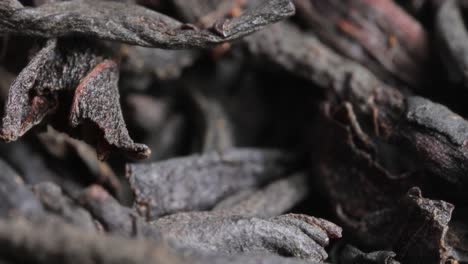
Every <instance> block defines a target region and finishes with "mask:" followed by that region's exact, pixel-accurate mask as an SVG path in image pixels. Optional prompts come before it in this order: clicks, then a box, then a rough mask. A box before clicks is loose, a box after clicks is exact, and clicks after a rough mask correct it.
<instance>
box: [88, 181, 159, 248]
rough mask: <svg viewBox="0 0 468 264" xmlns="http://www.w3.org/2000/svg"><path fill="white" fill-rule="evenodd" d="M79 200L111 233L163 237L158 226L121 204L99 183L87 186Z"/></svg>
mask: <svg viewBox="0 0 468 264" xmlns="http://www.w3.org/2000/svg"><path fill="white" fill-rule="evenodd" d="M79 200H80V203H81V204H82V205H83V206H84V207H86V208H87V209H88V210H89V211H90V212H91V214H92V215H93V216H94V217H95V218H96V219H97V220H98V221H99V222H100V223H102V225H103V226H104V229H105V230H106V231H107V232H109V233H111V234H115V235H119V236H123V237H128V238H132V237H140V238H146V239H150V240H154V241H158V240H160V239H161V234H160V232H159V230H158V229H157V228H155V227H153V226H151V225H149V224H147V223H146V222H145V221H144V220H142V219H141V218H140V216H138V214H137V212H136V211H134V210H133V209H131V208H128V207H125V206H123V205H121V204H120V203H119V202H118V201H116V200H115V198H113V197H112V196H111V195H110V194H109V193H108V192H106V190H104V189H103V188H102V187H100V186H99V185H92V186H90V187H88V188H86V189H85V190H84V191H83V192H82V194H81V195H80V197H79Z"/></svg>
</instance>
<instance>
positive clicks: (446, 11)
mask: <svg viewBox="0 0 468 264" xmlns="http://www.w3.org/2000/svg"><path fill="white" fill-rule="evenodd" d="M435 26H436V33H437V36H438V39H439V47H440V49H439V51H440V55H441V57H442V61H443V62H444V63H445V67H446V68H447V73H448V75H449V77H450V78H451V79H452V81H455V82H460V83H463V85H464V86H465V87H467V86H468V75H467V73H466V68H467V67H468V45H467V44H466V43H467V42H468V32H467V31H466V28H465V23H464V21H463V17H462V14H461V10H460V7H459V1H453V0H449V1H443V2H442V4H441V5H440V6H439V7H438V9H437V15H436V17H435Z"/></svg>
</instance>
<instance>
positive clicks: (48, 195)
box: [33, 182, 96, 231]
mask: <svg viewBox="0 0 468 264" xmlns="http://www.w3.org/2000/svg"><path fill="white" fill-rule="evenodd" d="M33 191H34V193H35V194H36V196H37V197H38V199H39V201H40V202H41V203H42V205H43V206H44V208H45V209H46V211H48V212H50V213H52V214H55V215H57V216H59V217H61V218H63V219H64V220H65V221H66V222H68V223H70V224H72V225H75V226H77V227H80V228H82V229H84V230H87V231H93V230H96V225H95V224H94V221H93V219H92V218H91V215H90V214H89V213H88V212H87V211H86V210H84V209H83V208H81V207H80V206H78V205H77V204H75V203H74V202H73V201H72V200H71V199H70V198H69V197H67V196H65V195H64V194H63V193H62V190H61V189H60V187H59V186H57V185H56V184H54V183H51V182H42V183H40V184H37V185H35V186H34V187H33Z"/></svg>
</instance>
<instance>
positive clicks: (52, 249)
mask: <svg viewBox="0 0 468 264" xmlns="http://www.w3.org/2000/svg"><path fill="white" fill-rule="evenodd" d="M0 242H1V243H2V245H4V246H3V247H2V248H1V250H0V254H1V255H2V260H5V261H8V262H10V261H11V262H14V263H17V262H25V261H26V262H28V261H29V262H31V261H32V262H35V263H40V264H42V263H51V262H54V261H56V260H57V259H60V261H61V263H64V264H68V263H76V262H79V263H83V264H93V263H96V259H98V260H99V263H102V264H111V263H129V264H143V263H145V264H148V263H149V264H153V263H154V264H155V263H163V264H165V263H167V264H169V263H171V264H174V263H195V264H198V263H199V264H201V263H207V262H210V263H215V264H217V263H219V264H221V263H228V264H229V263H231V264H254V263H255V264H258V263H265V264H266V263H270V264H271V263H273V264H276V263H278V264H279V263H286V264H305V263H311V262H304V261H300V260H296V259H291V258H281V257H278V256H273V255H267V254H265V255H256V256H249V255H238V256H227V255H222V254H219V255H213V254H203V253H199V252H193V251H188V250H181V251H179V253H177V252H176V251H174V250H173V249H171V248H170V247H169V246H168V245H166V244H165V243H162V242H159V243H158V242H148V241H144V240H134V239H131V240H130V239H124V238H118V237H113V236H102V235H98V234H96V233H89V232H83V231H82V230H80V229H76V228H73V227H72V226H68V225H66V224H63V223H60V222H40V223H36V224H35V225H33V224H31V223H28V222H27V221H25V220H24V219H21V218H19V219H18V218H17V219H12V220H8V221H0ZM317 264H319V263H317Z"/></svg>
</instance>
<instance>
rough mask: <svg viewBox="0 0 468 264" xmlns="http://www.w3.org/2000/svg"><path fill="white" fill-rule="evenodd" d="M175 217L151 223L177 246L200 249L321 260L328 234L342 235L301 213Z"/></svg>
mask: <svg viewBox="0 0 468 264" xmlns="http://www.w3.org/2000/svg"><path fill="white" fill-rule="evenodd" d="M176 216H177V214H176V215H173V216H169V217H167V218H162V219H160V220H158V221H156V222H154V225H156V226H157V227H158V228H160V230H161V233H162V234H163V237H165V238H167V239H170V240H171V241H173V242H174V243H175V244H176V245H177V246H180V247H184V248H185V247H187V248H192V249H197V250H200V251H202V252H210V251H217V252H223V253H227V254H239V253H241V252H264V253H267V252H272V253H277V254H280V255H284V256H295V257H300V258H304V259H307V260H309V261H312V262H321V261H323V260H325V259H326V258H327V253H326V251H325V250H324V249H323V247H324V246H326V245H328V242H329V237H333V238H336V237H341V228H339V227H338V226H335V225H334V224H332V223H330V222H327V221H325V220H322V219H316V218H313V217H310V216H304V215H282V216H279V217H275V218H271V219H260V218H252V217H244V216H241V215H237V216H236V215H233V216H216V215H212V214H198V215H197V214H196V217H192V215H191V214H181V215H180V217H176ZM197 218H198V219H197Z"/></svg>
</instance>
